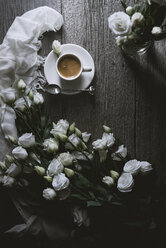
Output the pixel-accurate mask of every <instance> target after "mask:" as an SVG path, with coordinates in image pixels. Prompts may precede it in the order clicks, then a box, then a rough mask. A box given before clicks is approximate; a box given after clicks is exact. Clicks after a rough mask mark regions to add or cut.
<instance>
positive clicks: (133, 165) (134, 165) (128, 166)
mask: <svg viewBox="0 0 166 248" xmlns="http://www.w3.org/2000/svg"><path fill="white" fill-rule="evenodd" d="M140 167H141V165H140V161H137V160H136V159H133V160H129V161H128V162H127V163H125V165H124V167H123V171H124V172H127V173H131V174H132V175H136V174H138V172H139V170H140Z"/></svg>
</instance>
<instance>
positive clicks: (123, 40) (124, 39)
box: [115, 36, 128, 46]
mask: <svg viewBox="0 0 166 248" xmlns="http://www.w3.org/2000/svg"><path fill="white" fill-rule="evenodd" d="M115 40H116V44H117V46H122V45H123V44H125V43H126V42H127V40H128V39H127V36H117V37H116V38H115Z"/></svg>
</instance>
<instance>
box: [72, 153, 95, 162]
mask: <svg viewBox="0 0 166 248" xmlns="http://www.w3.org/2000/svg"><path fill="white" fill-rule="evenodd" d="M84 154H85V155H84ZM84 154H83V153H82V152H79V151H73V152H72V156H73V158H74V159H78V160H86V161H87V160H88V158H89V159H90V160H92V159H93V155H92V154H91V153H89V152H86V151H84ZM87 157H88V158H87Z"/></svg>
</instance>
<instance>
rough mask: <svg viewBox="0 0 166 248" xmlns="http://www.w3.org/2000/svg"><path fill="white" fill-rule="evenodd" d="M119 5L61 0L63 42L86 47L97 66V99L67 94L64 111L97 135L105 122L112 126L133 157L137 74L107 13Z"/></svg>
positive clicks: (105, 0) (104, 2)
mask: <svg viewBox="0 0 166 248" xmlns="http://www.w3.org/2000/svg"><path fill="white" fill-rule="evenodd" d="M131 2H132V1H131ZM120 8H121V4H120V2H118V1H113V2H112V1H108V0H103V1H99V0H96V1H92V0H85V1H75V0H72V1H67V0H63V1H62V13H63V16H64V20H65V24H64V27H63V33H62V41H63V43H76V44H78V45H81V46H83V47H84V48H86V49H87V50H88V51H89V52H90V53H91V55H92V57H93V59H94V61H95V67H96V75H95V78H94V82H93V84H94V85H95V87H96V94H95V97H94V99H91V97H90V96H87V95H85V94H84V95H80V96H73V97H68V98H66V97H64V104H63V105H64V107H63V113H64V117H65V118H68V119H69V120H70V121H76V123H77V125H78V127H80V128H81V129H82V130H84V129H87V130H88V131H90V132H92V133H93V134H94V137H95V138H96V137H99V136H100V135H101V132H102V128H101V127H102V125H103V124H107V125H110V126H111V128H112V131H113V132H115V134H116V135H117V136H118V137H119V138H120V139H121V142H124V143H125V144H126V145H127V146H128V148H129V152H131V154H132V156H134V153H135V151H134V150H135V149H134V136H135V133H134V132H135V131H134V123H135V116H134V115H135V83H134V77H133V75H132V74H131V72H130V69H128V67H127V65H126V63H125V60H124V58H123V56H122V55H121V52H120V49H119V48H118V47H117V46H116V44H115V40H114V37H113V35H112V34H111V32H110V30H109V28H108V16H109V15H110V14H111V13H113V12H115V11H117V10H119V9H120ZM128 127H130V128H128Z"/></svg>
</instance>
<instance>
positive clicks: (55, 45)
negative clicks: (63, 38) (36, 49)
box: [52, 40, 62, 55]
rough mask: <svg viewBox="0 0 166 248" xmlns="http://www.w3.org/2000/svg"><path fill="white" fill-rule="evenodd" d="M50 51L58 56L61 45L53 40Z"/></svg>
mask: <svg viewBox="0 0 166 248" xmlns="http://www.w3.org/2000/svg"><path fill="white" fill-rule="evenodd" d="M52 50H53V51H54V53H55V54H57V55H59V54H60V53H61V50H62V48H61V43H60V42H59V41H58V40H54V41H53V43H52Z"/></svg>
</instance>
